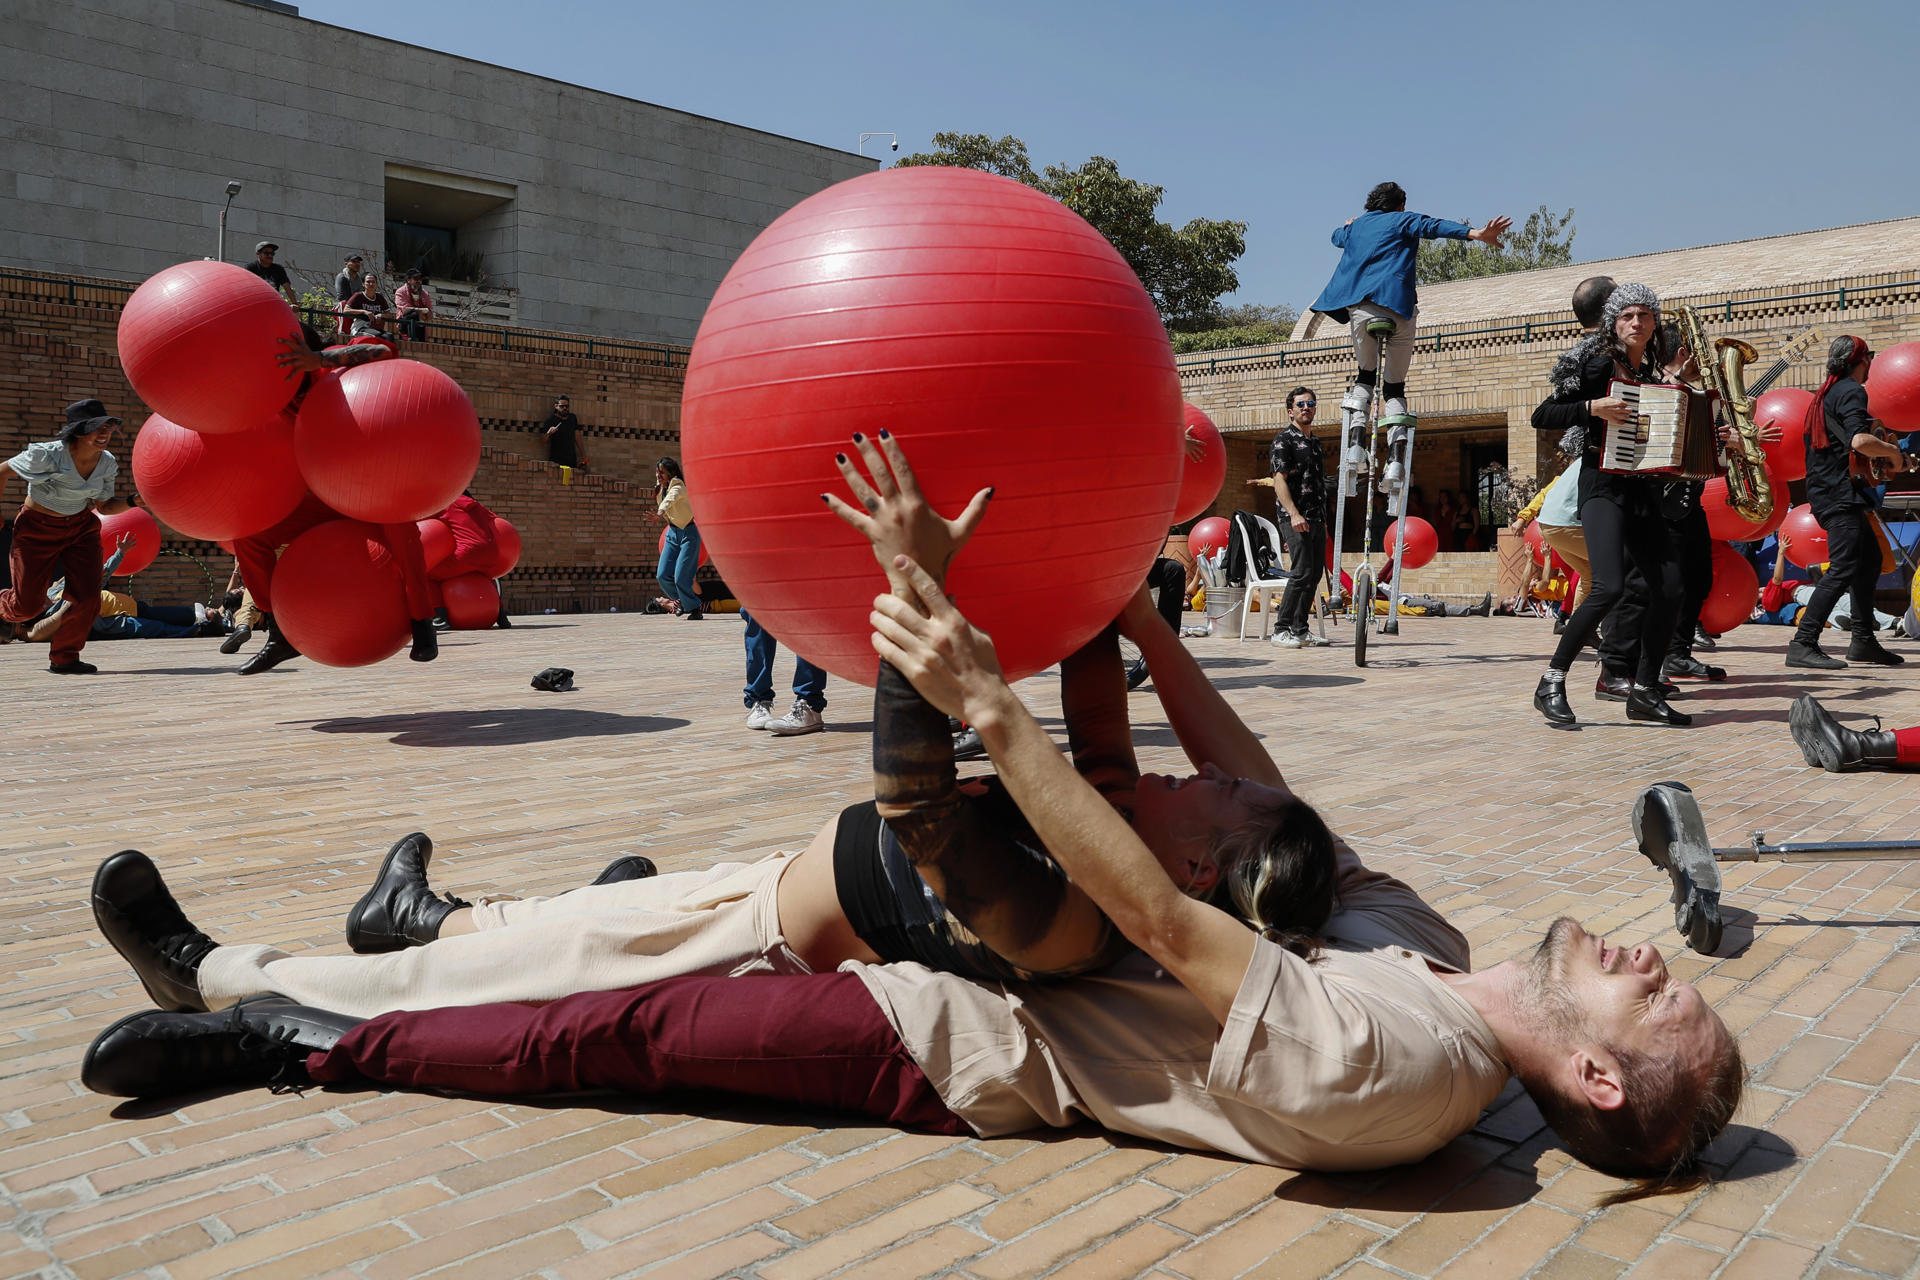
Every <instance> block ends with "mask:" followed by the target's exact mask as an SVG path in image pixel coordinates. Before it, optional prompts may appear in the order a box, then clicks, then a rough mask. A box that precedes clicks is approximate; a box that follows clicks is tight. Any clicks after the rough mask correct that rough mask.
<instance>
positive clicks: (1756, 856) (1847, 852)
mask: <svg viewBox="0 0 1920 1280" xmlns="http://www.w3.org/2000/svg"><path fill="white" fill-rule="evenodd" d="M1713 858H1714V861H1716V862H1760V861H1767V862H1879V861H1882V860H1884V859H1894V858H1920V841H1913V840H1795V841H1790V842H1788V843H1786V844H1768V843H1767V833H1766V832H1764V831H1756V832H1754V833H1753V836H1752V837H1751V838H1750V839H1749V840H1748V842H1747V843H1746V844H1744V845H1739V846H1736V847H1735V848H1732V849H1715V850H1714V851H1713Z"/></svg>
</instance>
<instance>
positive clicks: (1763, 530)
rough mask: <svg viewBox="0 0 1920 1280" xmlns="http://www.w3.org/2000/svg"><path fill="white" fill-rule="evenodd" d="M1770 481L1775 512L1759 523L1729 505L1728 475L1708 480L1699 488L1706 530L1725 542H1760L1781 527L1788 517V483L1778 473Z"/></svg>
mask: <svg viewBox="0 0 1920 1280" xmlns="http://www.w3.org/2000/svg"><path fill="white" fill-rule="evenodd" d="M1771 481H1772V488H1773V514H1772V515H1771V516H1769V517H1767V519H1765V520H1763V521H1761V522H1760V523H1758V524H1755V523H1754V522H1753V521H1751V520H1748V519H1747V518H1745V517H1744V516H1742V515H1741V514H1740V513H1739V512H1738V511H1735V510H1734V509H1733V508H1732V507H1730V506H1728V505H1727V478H1726V477H1725V476H1715V477H1714V478H1713V479H1711V480H1709V481H1707V482H1706V484H1704V485H1703V486H1701V489H1700V509H1701V510H1702V511H1703V512H1705V513H1706V516H1707V532H1708V533H1710V534H1712V535H1713V536H1714V537H1715V538H1718V539H1720V540H1721V541H1723V542H1757V541H1759V540H1760V539H1761V538H1764V537H1766V536H1767V535H1768V534H1770V533H1772V532H1773V531H1774V530H1775V529H1778V528H1779V527H1780V522H1781V521H1782V520H1784V519H1786V517H1787V486H1786V482H1785V481H1783V480H1781V479H1780V478H1779V477H1778V476H1777V475H1775V476H1773V477H1772V478H1771Z"/></svg>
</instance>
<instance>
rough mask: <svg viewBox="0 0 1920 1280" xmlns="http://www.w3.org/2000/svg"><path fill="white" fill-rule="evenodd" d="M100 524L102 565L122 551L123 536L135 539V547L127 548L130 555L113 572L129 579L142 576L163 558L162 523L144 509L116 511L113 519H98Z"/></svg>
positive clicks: (130, 508)
mask: <svg viewBox="0 0 1920 1280" xmlns="http://www.w3.org/2000/svg"><path fill="white" fill-rule="evenodd" d="M95 518H96V519H98V520H99V521H100V561H101V563H102V564H104V563H106V562H107V561H108V560H110V559H112V558H113V553H114V552H115V551H118V550H119V549H120V538H121V536H122V535H123V534H132V535H133V545H132V546H129V547H128V548H127V554H126V555H124V556H122V557H121V559H120V567H119V568H118V569H115V570H114V572H115V573H117V574H120V575H122V576H130V575H132V574H136V573H138V572H140V571H141V570H142V569H144V568H146V567H147V566H148V565H150V564H152V563H153V562H154V558H155V557H157V556H158V555H159V554H160V523H159V521H157V520H155V519H154V518H153V517H152V516H151V515H149V514H147V511H146V508H144V507H128V508H127V509H126V510H125V511H116V512H114V513H113V514H112V515H110V516H96V517H95Z"/></svg>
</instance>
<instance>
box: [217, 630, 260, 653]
mask: <svg viewBox="0 0 1920 1280" xmlns="http://www.w3.org/2000/svg"><path fill="white" fill-rule="evenodd" d="M251 639H253V628H252V627H250V626H248V625H247V624H246V623H244V622H243V623H241V624H240V625H239V626H237V627H235V628H234V629H233V634H232V635H230V636H228V637H227V638H226V639H225V640H222V641H221V642H220V652H222V653H224V654H227V655H228V656H232V655H233V654H236V653H238V652H240V651H241V650H242V649H244V648H246V647H247V641H249V640H251Z"/></svg>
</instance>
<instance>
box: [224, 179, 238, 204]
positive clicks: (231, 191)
mask: <svg viewBox="0 0 1920 1280" xmlns="http://www.w3.org/2000/svg"><path fill="white" fill-rule="evenodd" d="M239 194H240V184H239V183H237V182H229V183H228V184H227V199H229V200H231V199H233V197H235V196H237V195H239Z"/></svg>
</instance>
